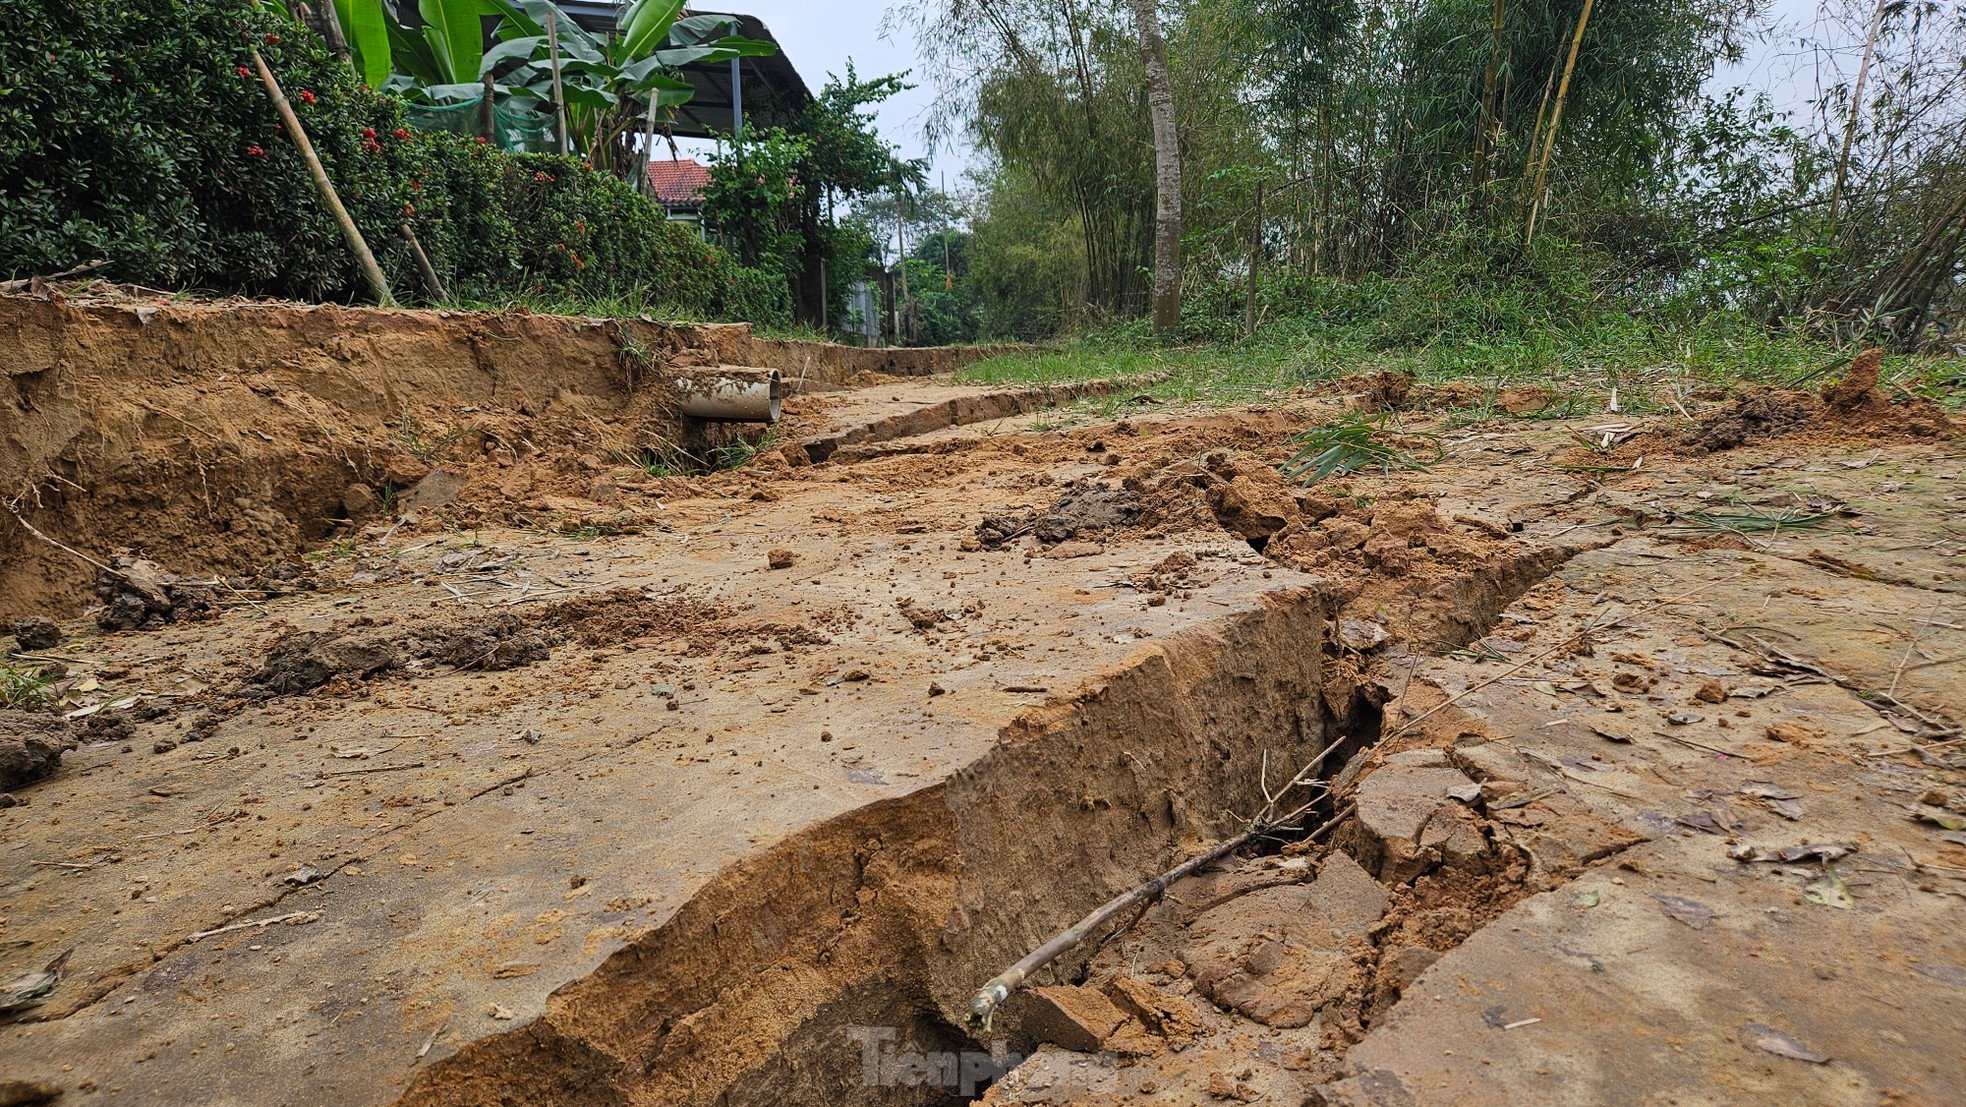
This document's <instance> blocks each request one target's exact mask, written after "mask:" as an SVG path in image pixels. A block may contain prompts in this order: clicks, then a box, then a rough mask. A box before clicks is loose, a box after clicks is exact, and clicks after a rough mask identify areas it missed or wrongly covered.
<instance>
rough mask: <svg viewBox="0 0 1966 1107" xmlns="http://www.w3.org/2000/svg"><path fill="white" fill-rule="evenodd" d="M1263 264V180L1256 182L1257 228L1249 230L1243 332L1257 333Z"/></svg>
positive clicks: (1243, 299) (1243, 304)
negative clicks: (1247, 273) (1257, 305)
mask: <svg viewBox="0 0 1966 1107" xmlns="http://www.w3.org/2000/svg"><path fill="white" fill-rule="evenodd" d="M1262 265H1263V182H1262V181H1257V182H1256V228H1255V229H1254V230H1252V231H1250V232H1249V287H1248V288H1247V289H1245V290H1244V293H1243V298H1242V333H1244V334H1255V333H1256V294H1257V292H1258V291H1259V290H1260V289H1261V284H1262V282H1261V280H1260V277H1261V273H1262Z"/></svg>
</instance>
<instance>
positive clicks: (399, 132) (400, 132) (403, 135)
mask: <svg viewBox="0 0 1966 1107" xmlns="http://www.w3.org/2000/svg"><path fill="white" fill-rule="evenodd" d="M396 138H397V139H398V140H400V141H402V142H408V141H409V140H410V133H409V132H408V131H406V130H404V129H403V128H401V127H398V128H396Z"/></svg>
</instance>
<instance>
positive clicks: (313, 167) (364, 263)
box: [248, 49, 396, 307]
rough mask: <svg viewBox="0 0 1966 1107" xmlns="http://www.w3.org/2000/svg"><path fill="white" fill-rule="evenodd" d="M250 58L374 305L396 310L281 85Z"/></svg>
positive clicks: (263, 63) (259, 62)
mask: <svg viewBox="0 0 1966 1107" xmlns="http://www.w3.org/2000/svg"><path fill="white" fill-rule="evenodd" d="M248 52H249V53H251V54H252V57H253V65H254V66H255V67H257V68H258V69H259V79H260V83H261V84H264V85H265V86H266V94H267V95H268V96H270V97H272V98H273V110H274V111H276V112H278V113H279V115H280V121H281V122H282V123H285V124H286V125H287V137H289V138H291V139H293V141H294V147H295V148H296V149H298V150H299V151H300V156H301V160H303V161H305V162H306V163H307V172H308V175H309V176H311V177H313V178H314V188H315V190H316V191H318V192H319V193H320V194H321V202H322V203H324V204H326V205H328V212H329V214H331V215H333V216H334V219H335V222H336V223H337V224H339V225H340V227H341V237H342V238H343V239H344V240H346V241H347V243H348V249H349V250H350V251H352V252H353V253H354V254H355V262H356V264H357V265H359V266H361V269H362V276H364V277H366V278H367V279H368V282H369V290H370V291H371V292H373V293H375V299H376V302H377V303H379V304H381V305H382V306H384V307H393V306H395V303H396V301H395V298H394V297H392V296H390V295H389V281H388V279H387V278H385V277H384V276H383V275H382V266H380V265H377V264H376V262H375V255H374V254H372V253H370V252H369V244H368V242H367V241H366V240H364V239H363V238H362V230H361V228H359V227H357V226H356V225H355V220H354V218H353V217H352V216H350V215H349V214H348V209H347V208H345V207H342V206H341V197H339V196H337V195H335V190H334V182H333V181H330V180H328V171H327V170H326V169H323V168H321V159H320V157H319V156H317V155H316V154H315V153H314V144H313V143H312V142H309V141H308V140H307V132H306V131H305V130H304V129H302V127H301V125H300V117H299V116H297V115H295V114H294V107H293V105H292V104H289V103H287V94H286V93H284V92H281V91H280V82H279V81H276V80H274V79H273V71H272V70H271V69H269V68H267V66H266V59H265V58H262V57H260V56H259V51H258V50H257V49H253V50H250V51H248Z"/></svg>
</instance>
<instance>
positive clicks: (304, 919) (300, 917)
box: [185, 911, 321, 942]
mask: <svg viewBox="0 0 1966 1107" xmlns="http://www.w3.org/2000/svg"><path fill="white" fill-rule="evenodd" d="M320 917H321V913H320V912H319V911H289V912H287V913H286V914H284V915H274V916H272V917H270V918H264V919H250V920H248V921H246V922H237V923H233V924H232V925H230V926H221V927H219V928H218V929H217V930H200V931H199V932H197V933H196V934H192V935H190V936H189V937H187V938H185V941H187V942H196V941H199V940H201V939H204V938H212V937H216V936H217V935H220V934H230V933H232V932H233V931H235V930H258V929H261V928H263V927H268V926H272V925H274V924H276V923H290V924H293V925H296V926H298V925H299V924H301V923H310V922H313V921H314V920H315V919H318V918H320Z"/></svg>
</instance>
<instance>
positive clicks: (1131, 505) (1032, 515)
mask: <svg viewBox="0 0 1966 1107" xmlns="http://www.w3.org/2000/svg"><path fill="white" fill-rule="evenodd" d="M1140 510H1141V505H1140V497H1139V495H1138V494H1137V493H1136V492H1134V491H1133V490H1131V489H1128V488H1124V487H1120V488H1115V487H1112V486H1110V485H1106V484H1102V483H1100V482H1098V481H1090V480H1088V481H1080V482H1077V483H1074V484H1071V485H1068V486H1067V487H1066V489H1065V491H1064V492H1063V493H1062V494H1060V495H1059V497H1058V499H1057V500H1056V501H1054V502H1053V503H1052V505H1051V506H1050V507H1048V508H1046V509H1045V510H1043V511H1034V512H1027V513H1025V514H1023V515H991V516H986V517H985V518H984V520H983V521H982V522H981V523H978V524H977V525H976V537H977V539H978V540H979V541H981V542H982V543H983V545H984V547H985V548H987V549H992V550H997V549H1002V548H1003V547H1004V546H1006V545H1008V544H1010V543H1011V542H1012V541H1013V540H1015V539H1018V538H1021V537H1024V536H1025V535H1030V536H1031V537H1032V538H1035V539H1037V540H1038V541H1039V542H1041V543H1043V544H1044V545H1047V546H1055V545H1057V544H1059V543H1061V542H1069V541H1072V540H1073V539H1076V538H1081V537H1087V538H1090V537H1097V536H1100V535H1104V534H1109V533H1111V532H1112V531H1116V530H1119V529H1121V528H1123V527H1129V526H1132V525H1133V523H1134V522H1135V521H1136V520H1138V519H1139V518H1140Z"/></svg>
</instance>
